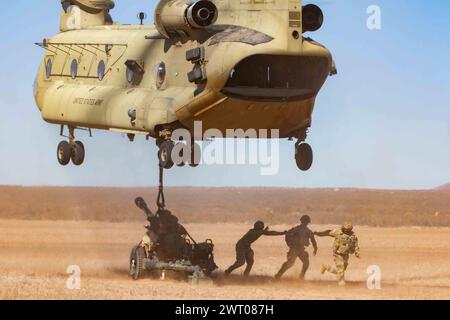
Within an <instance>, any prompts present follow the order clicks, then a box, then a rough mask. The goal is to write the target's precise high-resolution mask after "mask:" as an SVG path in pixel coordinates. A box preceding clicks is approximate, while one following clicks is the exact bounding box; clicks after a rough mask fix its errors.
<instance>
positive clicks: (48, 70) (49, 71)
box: [45, 58, 53, 79]
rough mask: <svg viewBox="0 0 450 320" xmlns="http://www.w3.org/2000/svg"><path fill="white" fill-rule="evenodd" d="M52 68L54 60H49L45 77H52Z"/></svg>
mask: <svg viewBox="0 0 450 320" xmlns="http://www.w3.org/2000/svg"><path fill="white" fill-rule="evenodd" d="M52 67H53V63H52V59H50V58H49V59H47V62H46V64H45V76H46V77H47V79H50V77H51V75H52Z"/></svg>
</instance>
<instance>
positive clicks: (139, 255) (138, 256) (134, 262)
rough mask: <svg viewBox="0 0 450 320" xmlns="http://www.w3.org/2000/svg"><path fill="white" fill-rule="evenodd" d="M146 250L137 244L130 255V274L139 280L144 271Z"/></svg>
mask: <svg viewBox="0 0 450 320" xmlns="http://www.w3.org/2000/svg"><path fill="white" fill-rule="evenodd" d="M144 258H145V251H144V248H142V247H141V246H136V247H134V248H133V250H131V255H130V276H131V277H132V278H133V279H134V280H138V279H139V278H140V277H141V276H142V274H143V273H144Z"/></svg>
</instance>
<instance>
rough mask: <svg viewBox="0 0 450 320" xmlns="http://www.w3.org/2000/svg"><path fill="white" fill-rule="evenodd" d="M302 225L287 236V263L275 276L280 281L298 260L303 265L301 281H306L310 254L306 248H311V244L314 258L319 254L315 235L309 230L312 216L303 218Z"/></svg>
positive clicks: (290, 231)
mask: <svg viewBox="0 0 450 320" xmlns="http://www.w3.org/2000/svg"><path fill="white" fill-rule="evenodd" d="M300 222H301V225H299V226H297V227H295V228H292V229H291V230H289V231H288V232H287V234H286V243H287V245H288V247H289V252H288V254H287V261H286V262H285V263H284V264H283V265H282V266H281V269H280V271H278V273H277V274H276V275H275V278H276V279H279V278H281V277H282V276H283V274H284V273H285V272H286V271H287V270H289V269H290V268H292V267H293V266H294V264H295V260H296V259H297V258H299V259H300V261H301V262H302V263H303V267H302V271H301V273H300V280H304V279H305V274H306V271H308V268H309V254H308V252H306V250H305V248H306V247H309V244H310V242H311V243H312V245H313V248H314V252H313V254H314V256H315V255H316V254H317V242H316V239H315V238H314V233H313V232H312V231H311V230H310V229H309V228H308V225H309V224H310V223H311V217H310V216H307V215H305V216H303V217H301V219H300Z"/></svg>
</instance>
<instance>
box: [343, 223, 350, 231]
mask: <svg viewBox="0 0 450 320" xmlns="http://www.w3.org/2000/svg"><path fill="white" fill-rule="evenodd" d="M342 230H344V231H352V230H353V223H352V222H351V221H346V222H344V223H343V224H342Z"/></svg>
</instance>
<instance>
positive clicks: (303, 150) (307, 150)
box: [295, 143, 314, 171]
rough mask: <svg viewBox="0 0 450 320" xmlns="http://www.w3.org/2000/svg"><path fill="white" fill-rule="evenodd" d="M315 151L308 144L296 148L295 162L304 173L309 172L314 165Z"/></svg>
mask: <svg viewBox="0 0 450 320" xmlns="http://www.w3.org/2000/svg"><path fill="white" fill-rule="evenodd" d="M313 159H314V155H313V150H312V148H311V146H310V145H309V144H307V143H301V144H298V145H296V147H295V161H296V163H297V167H298V168H299V169H300V170H302V171H308V170H309V169H310V168H311V166H312V164H313Z"/></svg>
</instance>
